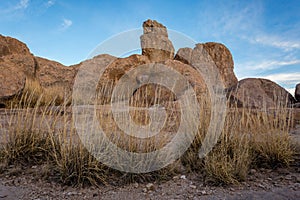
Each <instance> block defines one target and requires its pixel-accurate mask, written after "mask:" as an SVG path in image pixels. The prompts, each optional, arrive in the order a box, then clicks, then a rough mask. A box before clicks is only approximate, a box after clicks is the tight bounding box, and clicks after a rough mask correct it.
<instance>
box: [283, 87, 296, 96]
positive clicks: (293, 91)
mask: <svg viewBox="0 0 300 200" xmlns="http://www.w3.org/2000/svg"><path fill="white" fill-rule="evenodd" d="M285 89H286V90H287V91H288V92H289V93H290V94H291V95H293V96H294V95H295V88H285Z"/></svg>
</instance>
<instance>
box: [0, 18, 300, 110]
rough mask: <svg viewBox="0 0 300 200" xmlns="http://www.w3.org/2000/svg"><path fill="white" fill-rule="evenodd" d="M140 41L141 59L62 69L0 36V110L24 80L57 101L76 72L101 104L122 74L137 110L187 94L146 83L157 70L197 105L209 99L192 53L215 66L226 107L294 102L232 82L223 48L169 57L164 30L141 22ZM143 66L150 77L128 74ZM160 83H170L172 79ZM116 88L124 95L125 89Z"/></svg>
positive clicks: (253, 82) (103, 59)
mask: <svg viewBox="0 0 300 200" xmlns="http://www.w3.org/2000/svg"><path fill="white" fill-rule="evenodd" d="M140 42H141V48H142V55H131V56H129V57H127V58H116V57H113V56H111V55H107V54H102V55H98V56H96V57H94V58H92V59H90V60H86V61H83V62H82V63H79V64H77V65H73V66H69V67H66V66H64V65H62V64H60V63H58V62H55V61H51V60H47V59H44V58H40V57H35V56H34V55H32V54H31V53H30V51H29V49H28V47H27V46H26V45H25V44H24V43H22V42H20V41H18V40H16V39H14V38H10V37H4V36H1V35H0V107H3V105H4V104H3V102H4V101H6V100H7V99H10V98H12V97H14V96H15V95H18V94H21V93H22V91H23V89H24V87H25V85H26V80H29V79H31V80H34V81H36V82H38V85H39V86H40V87H41V88H42V90H43V92H45V93H55V95H59V96H61V97H66V96H70V95H71V93H72V89H73V85H74V81H75V77H76V75H78V73H79V74H80V75H81V76H83V79H82V80H81V81H84V84H83V86H84V87H86V88H78V89H81V90H80V91H84V90H87V91H88V90H89V89H92V87H90V86H92V85H93V84H94V85H95V88H96V91H97V94H95V96H96V95H97V96H96V97H98V99H99V100H100V101H101V104H106V103H110V102H111V97H112V93H113V90H114V87H115V86H116V84H117V83H118V81H119V80H120V79H121V78H122V77H126V76H128V73H129V74H130V73H131V75H129V76H132V77H129V79H130V78H131V79H132V80H131V79H130V80H131V81H132V82H133V83H137V84H139V86H141V87H139V88H138V89H136V91H134V92H133V94H132V97H131V100H130V101H131V102H137V101H135V100H132V99H136V100H138V101H140V102H141V105H143V106H144V105H148V104H150V105H154V104H156V103H158V102H157V101H159V103H163V102H170V101H173V102H176V101H177V100H178V99H179V98H181V96H184V95H185V92H186V90H187V88H186V87H185V86H182V85H180V84H177V85H176V84H175V82H176V81H174V88H173V90H174V91H175V93H176V94H174V93H173V92H171V91H170V90H169V89H167V88H166V87H164V86H161V85H159V84H153V83H147V81H149V80H156V79H155V77H159V76H160V75H161V74H159V73H164V71H163V68H165V69H170V70H174V71H176V72H178V73H179V74H181V75H182V77H184V78H185V80H187V81H188V83H189V84H190V85H191V86H192V88H193V89H194V91H195V93H196V97H197V98H198V100H201V99H202V98H204V97H205V98H206V97H208V96H209V95H207V93H208V90H207V86H206V83H205V81H204V79H203V78H205V77H202V75H201V73H199V72H198V71H197V70H196V69H195V68H194V67H193V65H195V60H197V61H200V62H201V59H197V58H198V57H197V55H202V54H197V53H199V52H202V53H203V52H205V54H206V53H207V54H206V55H209V56H210V58H209V61H213V64H214V65H215V66H216V68H217V70H218V73H219V75H220V80H221V82H222V83H223V85H224V87H225V89H226V91H229V93H228V98H229V99H230V101H231V103H232V104H234V105H235V104H237V105H238V106H240V107H250V108H275V107H276V106H278V105H280V106H291V105H292V104H294V103H295V101H296V100H295V99H294V98H293V97H292V96H291V95H290V94H289V93H288V92H287V91H286V90H285V89H283V88H282V87H280V86H279V85H277V84H276V83H274V82H272V81H269V80H266V79H254V78H251V79H244V80H241V81H239V82H238V80H237V78H236V76H235V74H234V71H233V69H234V63H233V58H232V55H231V53H230V51H229V50H228V49H227V48H226V47H225V46H224V45H223V44H219V43H213V42H208V43H203V44H196V47H195V48H194V49H191V48H181V49H179V50H178V52H177V53H176V55H175V57H174V47H173V44H172V42H171V41H170V40H169V38H168V32H167V29H166V27H165V26H164V25H162V24H160V23H158V22H157V21H155V20H147V21H145V22H144V23H143V35H141V37H140ZM203 59H207V57H203ZM203 61H204V60H203ZM198 63H199V62H198ZM203 63H206V62H203ZM145 65H147V66H148V67H149V68H151V69H154V70H153V72H151V73H145V72H143V70H140V71H139V70H137V72H130V71H131V70H132V69H137V68H138V67H140V66H145ZM82 67H90V68H92V70H87V71H86V72H85V71H82V70H80V69H82ZM99 67H105V71H104V73H103V74H102V76H101V78H100V80H99V82H98V83H96V84H95V83H92V81H94V79H93V78H92V76H93V74H95V73H96V72H97V71H98V70H100V69H99ZM203 67H205V64H203ZM155 69H159V70H162V71H159V70H158V71H159V73H158V72H155ZM201 69H202V68H201ZM205 69H207V68H205ZM79 70H80V71H79ZM89 73H90V74H89ZM126 74H127V75H126ZM90 75H91V76H90ZM89 76H90V78H91V79H89ZM127 78H128V77H127ZM165 78H166V79H170V80H172V79H174V77H172V76H166V77H165ZM122 87H124V90H125V89H126V87H127V85H126V84H125V85H124V86H122ZM172 87H173V86H172ZM82 94H83V95H84V94H85V93H84V92H83V93H82ZM295 97H296V99H297V101H298V102H300V84H298V85H297V87H296V91H295Z"/></svg>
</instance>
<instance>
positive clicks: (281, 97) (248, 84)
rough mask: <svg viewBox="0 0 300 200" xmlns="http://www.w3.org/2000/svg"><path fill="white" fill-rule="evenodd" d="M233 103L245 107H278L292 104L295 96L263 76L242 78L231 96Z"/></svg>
mask: <svg viewBox="0 0 300 200" xmlns="http://www.w3.org/2000/svg"><path fill="white" fill-rule="evenodd" d="M230 100H231V103H232V104H235V103H236V104H237V105H238V106H239V107H245V108H258V109H263V108H278V107H286V106H289V107H290V106H292V104H293V103H295V99H294V98H293V96H292V95H291V94H290V93H289V92H287V91H286V90H285V89H284V88H283V87H281V86H279V85H277V84H276V83H274V82H272V81H270V80H267V79H261V78H247V79H243V80H240V81H239V83H238V85H237V86H236V88H235V89H234V90H233V91H232V94H231V96H230Z"/></svg>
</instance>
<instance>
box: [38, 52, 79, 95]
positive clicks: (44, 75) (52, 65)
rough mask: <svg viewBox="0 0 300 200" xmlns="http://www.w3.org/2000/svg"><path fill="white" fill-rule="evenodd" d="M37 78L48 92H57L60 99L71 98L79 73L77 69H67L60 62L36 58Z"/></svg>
mask: <svg viewBox="0 0 300 200" xmlns="http://www.w3.org/2000/svg"><path fill="white" fill-rule="evenodd" d="M35 59H36V66H37V68H36V76H35V78H36V79H37V80H38V81H39V83H40V85H41V86H42V88H43V89H44V90H45V91H46V92H47V91H49V92H50V91H51V92H55V93H56V94H57V95H59V96H60V97H64V96H65V95H67V96H69V95H70V94H71V91H72V87H73V81H74V78H75V75H76V72H77V69H76V68H75V67H66V66H64V65H62V64H60V63H58V62H55V61H52V60H48V59H45V58H40V57H35Z"/></svg>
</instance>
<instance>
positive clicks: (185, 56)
mask: <svg viewBox="0 0 300 200" xmlns="http://www.w3.org/2000/svg"><path fill="white" fill-rule="evenodd" d="M192 53H193V49H191V48H188V47H185V48H180V49H178V51H177V53H176V55H175V58H174V59H175V60H179V61H181V62H183V63H185V64H190V59H191V57H192Z"/></svg>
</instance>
